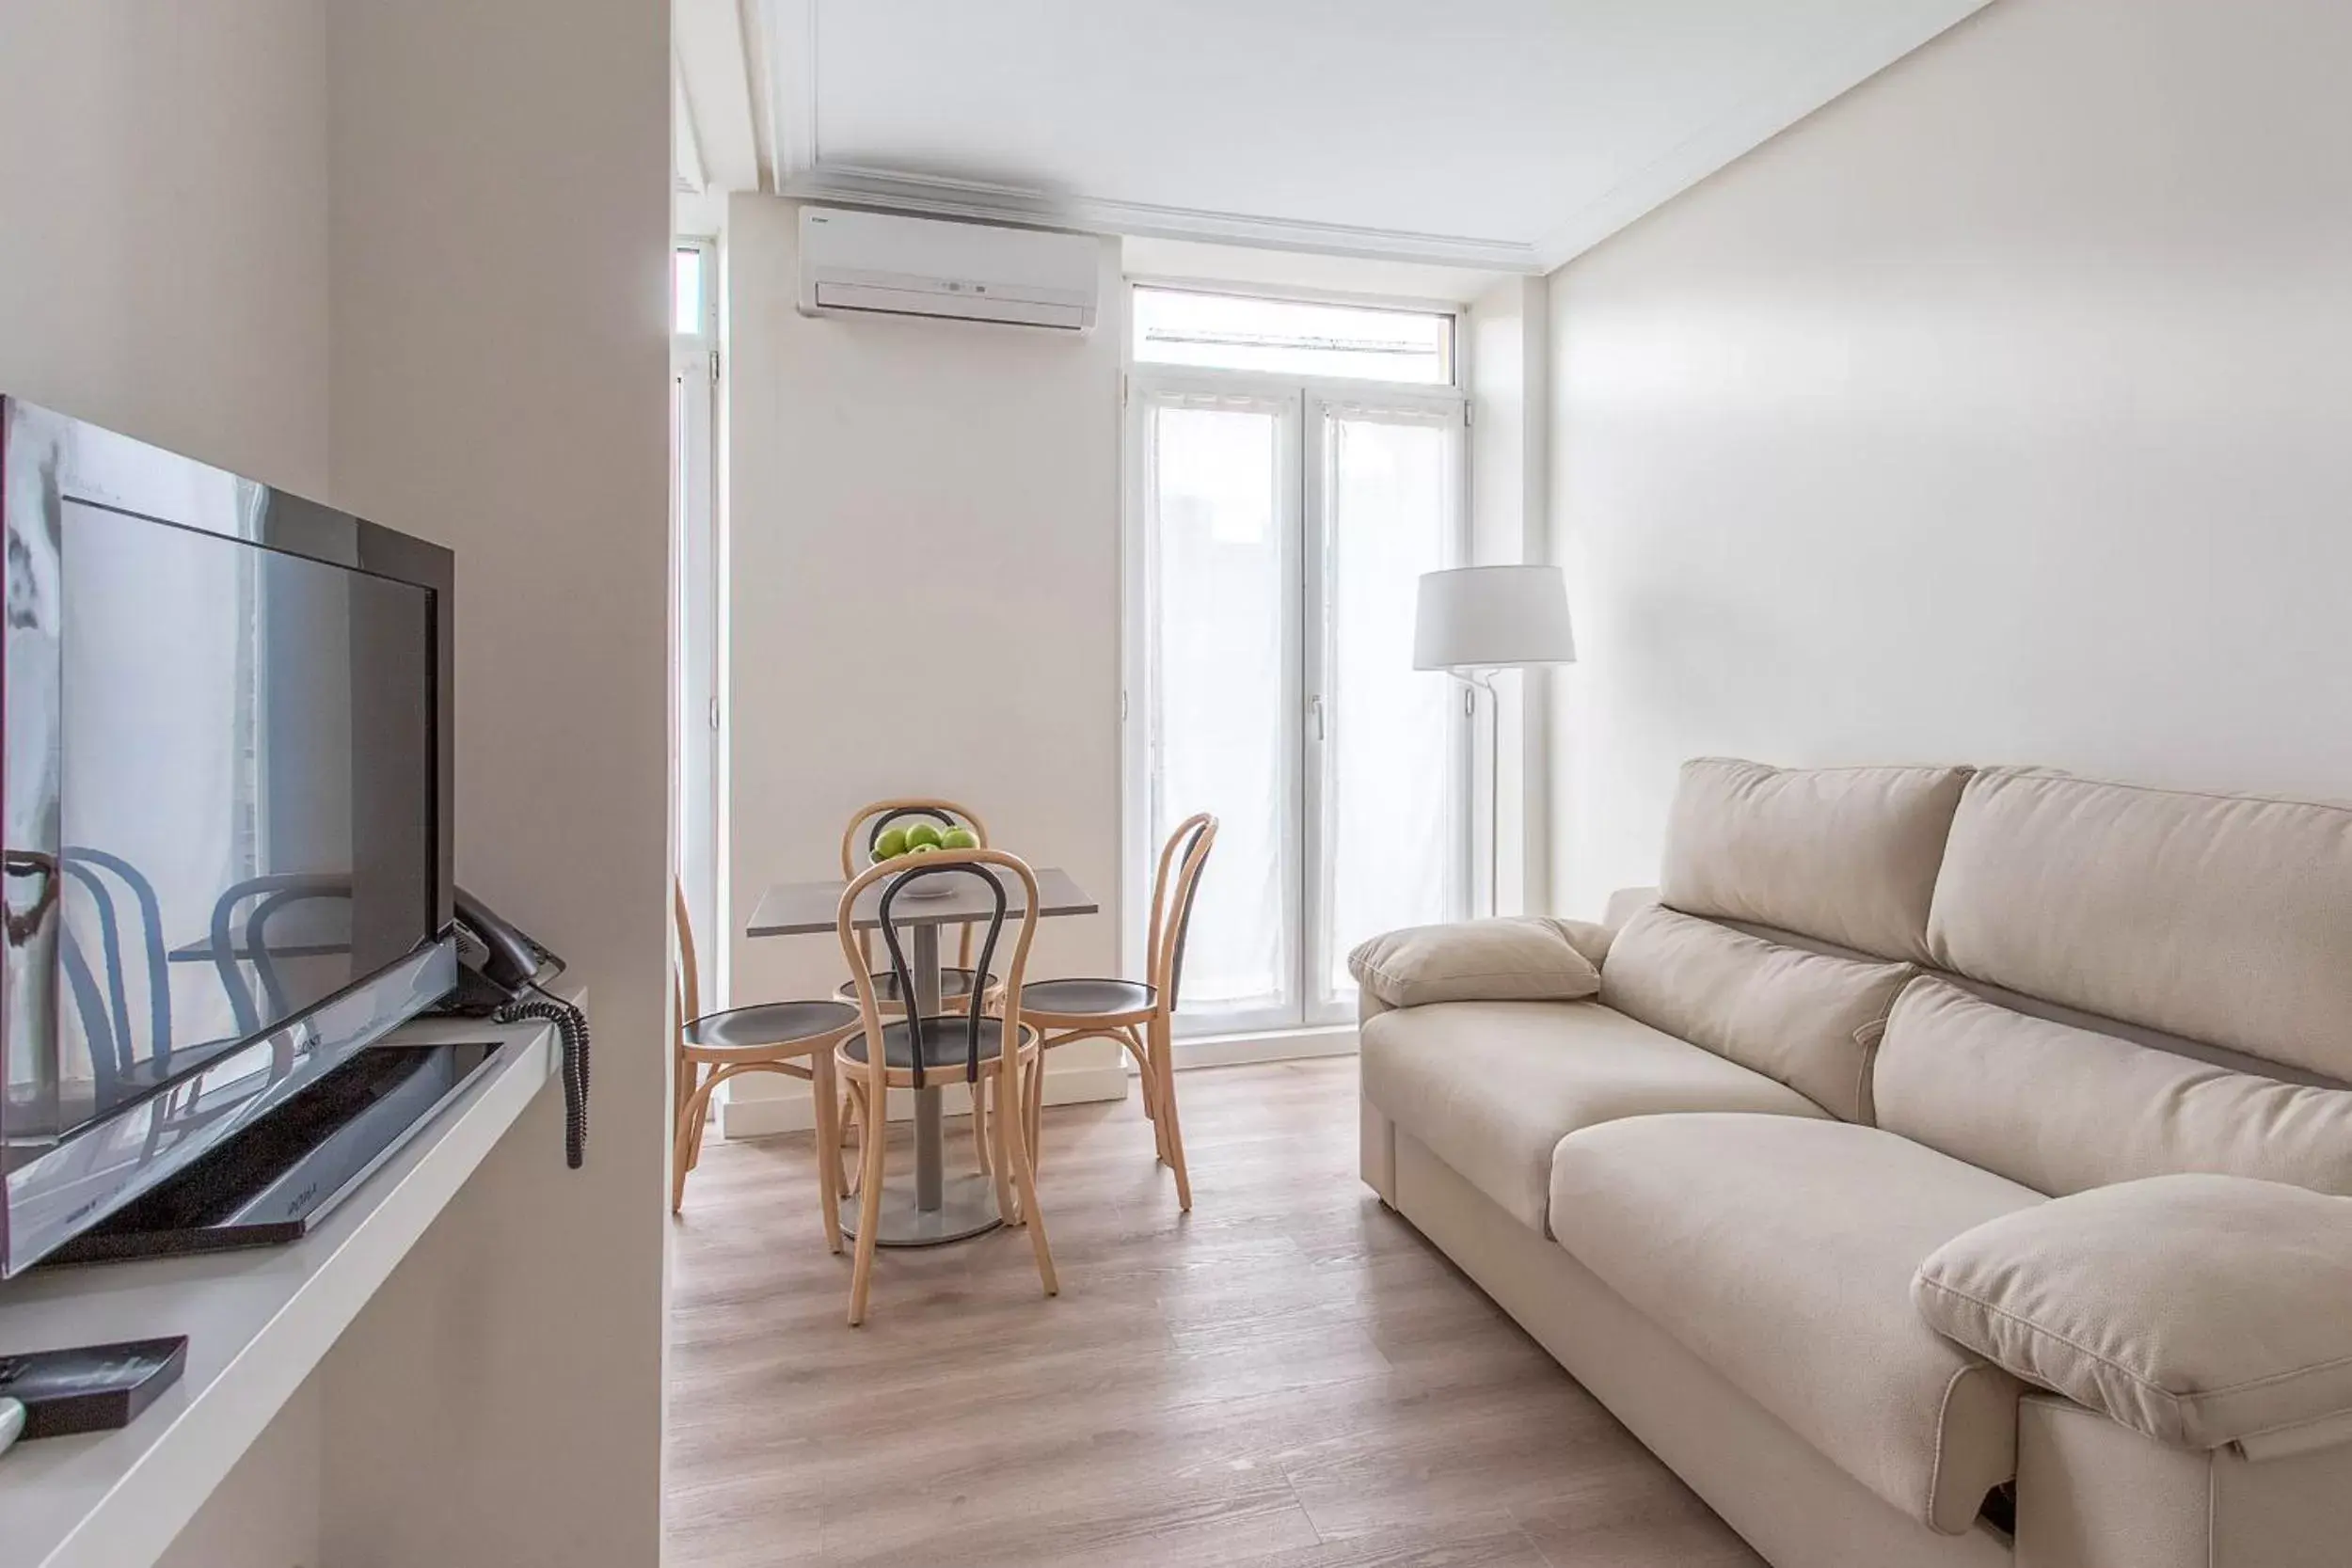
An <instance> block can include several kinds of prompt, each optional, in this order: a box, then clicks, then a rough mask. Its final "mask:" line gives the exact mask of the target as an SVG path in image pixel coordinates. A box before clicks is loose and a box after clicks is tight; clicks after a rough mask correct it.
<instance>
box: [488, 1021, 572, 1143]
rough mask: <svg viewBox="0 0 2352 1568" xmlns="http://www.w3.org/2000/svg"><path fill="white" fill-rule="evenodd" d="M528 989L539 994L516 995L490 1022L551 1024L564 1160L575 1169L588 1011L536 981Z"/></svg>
mask: <svg viewBox="0 0 2352 1568" xmlns="http://www.w3.org/2000/svg"><path fill="white" fill-rule="evenodd" d="M531 989H532V990H535V991H538V992H539V994H538V995H537V996H535V997H531V996H517V997H516V998H515V1000H513V1001H512V1002H509V1003H507V1004H506V1005H505V1006H502V1007H501V1008H500V1009H499V1010H498V1012H497V1013H496V1014H495V1015H494V1016H493V1019H492V1022H497V1023H522V1022H527V1021H529V1020H531V1019H539V1020H542V1021H544V1022H548V1023H552V1024H554V1025H555V1032H556V1036H557V1037H558V1038H559V1039H561V1040H562V1041H563V1047H564V1164H567V1165H569V1166H570V1167H571V1168H572V1169H574V1170H578V1169H579V1168H580V1164H581V1162H582V1161H584V1160H585V1159H586V1158H587V1157H588V1015H587V1014H586V1013H584V1012H582V1011H580V1009H579V1008H578V1007H575V1006H572V1005H571V1004H570V1003H569V1002H566V1001H564V999H563V998H562V997H560V996H555V995H551V994H550V993H548V991H546V990H542V989H541V988H540V987H538V986H536V985H533V986H532V988H531Z"/></svg>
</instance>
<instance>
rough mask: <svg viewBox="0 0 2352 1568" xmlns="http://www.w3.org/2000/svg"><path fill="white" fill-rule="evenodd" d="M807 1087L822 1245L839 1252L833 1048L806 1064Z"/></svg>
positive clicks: (838, 1162) (837, 1102)
mask: <svg viewBox="0 0 2352 1568" xmlns="http://www.w3.org/2000/svg"><path fill="white" fill-rule="evenodd" d="M808 1068H809V1071H808V1089H809V1093H810V1094H811V1095H813V1096H814V1097H815V1098H816V1101H817V1201H818V1203H820V1204H822V1205H823V1206H824V1211H825V1247H826V1249H827V1250H828V1251H830V1252H832V1253H833V1254H834V1256H835V1257H839V1256H840V1253H841V1086H840V1085H839V1084H838V1083H837V1082H836V1081H835V1080H834V1068H833V1048H832V1047H831V1046H827V1047H826V1048H825V1049H824V1050H822V1051H820V1052H818V1053H817V1055H816V1056H815V1057H814V1058H813V1059H812V1060H811V1061H810V1062H809V1064H808Z"/></svg>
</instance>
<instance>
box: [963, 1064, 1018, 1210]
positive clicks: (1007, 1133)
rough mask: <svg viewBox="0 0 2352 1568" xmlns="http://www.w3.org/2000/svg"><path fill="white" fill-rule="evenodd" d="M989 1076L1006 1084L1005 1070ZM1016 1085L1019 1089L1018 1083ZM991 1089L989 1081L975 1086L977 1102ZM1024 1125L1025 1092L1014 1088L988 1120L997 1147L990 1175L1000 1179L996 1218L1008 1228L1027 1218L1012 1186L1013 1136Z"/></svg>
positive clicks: (992, 1139)
mask: <svg viewBox="0 0 2352 1568" xmlns="http://www.w3.org/2000/svg"><path fill="white" fill-rule="evenodd" d="M988 1076H989V1078H993V1079H994V1080H995V1081H996V1082H997V1083H999V1084H1003V1083H1004V1069H1002V1068H1001V1067H999V1068H997V1069H994V1070H993V1071H991V1072H990V1073H989V1075H988ZM1015 1084H1016V1085H1017V1084H1018V1080H1017V1079H1016V1080H1015ZM988 1089H989V1085H988V1082H987V1080H986V1079H983V1080H982V1081H981V1082H979V1083H977V1084H975V1085H972V1099H973V1101H974V1102H975V1103H977V1102H978V1101H980V1100H981V1098H982V1097H983V1096H985V1095H986V1094H987V1093H988ZM1020 1125H1021V1091H1020V1089H1019V1088H1018V1087H1017V1086H1014V1087H1012V1088H1011V1090H1010V1092H1009V1093H1004V1094H999V1095H998V1096H997V1100H996V1114H995V1115H994V1116H993V1117H989V1118H988V1135H989V1142H990V1143H991V1144H992V1145H993V1150H992V1153H993V1156H994V1158H993V1162H992V1164H991V1166H990V1174H992V1175H993V1176H994V1177H995V1179H996V1182H995V1185H996V1217H997V1218H998V1219H1000V1220H1003V1221H1004V1222H1005V1223H1006V1224H1007V1225H1019V1224H1021V1223H1023V1221H1024V1220H1025V1219H1026V1218H1027V1216H1026V1215H1025V1214H1024V1213H1023V1212H1021V1210H1020V1209H1019V1208H1018V1207H1017V1206H1016V1203H1015V1198H1014V1193H1013V1186H1012V1153H1011V1145H1010V1143H1009V1139H1010V1138H1011V1137H1012V1136H1013V1130H1014V1129H1016V1128H1018V1127H1019V1126H1020Z"/></svg>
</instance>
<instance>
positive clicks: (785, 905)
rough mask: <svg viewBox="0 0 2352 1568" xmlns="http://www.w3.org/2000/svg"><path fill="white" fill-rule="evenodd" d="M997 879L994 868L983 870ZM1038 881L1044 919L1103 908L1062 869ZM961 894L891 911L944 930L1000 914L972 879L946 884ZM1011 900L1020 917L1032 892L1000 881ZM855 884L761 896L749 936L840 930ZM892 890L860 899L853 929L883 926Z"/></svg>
mask: <svg viewBox="0 0 2352 1568" xmlns="http://www.w3.org/2000/svg"><path fill="white" fill-rule="evenodd" d="M980 869H981V870H983V871H986V872H987V873H988V874H989V875H990V876H992V877H993V876H996V875H997V873H996V871H995V870H994V869H993V868H992V867H987V866H983V867H981V868H980ZM1032 869H1034V871H1035V872H1036V875H1037V894H1038V906H1039V907H1038V911H1037V912H1038V917H1039V918H1040V919H1044V918H1046V917H1048V916H1051V915H1057V914H1093V913H1094V912H1095V911H1097V910H1099V909H1100V908H1101V906H1100V905H1098V904H1096V903H1095V901H1094V900H1093V899H1092V898H1089V897H1088V896H1087V895H1086V892H1085V891H1084V890H1083V889H1081V888H1080V887H1079V886H1078V884H1077V883H1075V882H1073V881H1072V880H1071V879H1070V873H1068V872H1067V871H1064V870H1062V869H1060V868H1059V867H1058V866H1051V865H1041V866H1037V867H1033V868H1032ZM942 880H946V881H947V882H949V883H950V884H951V885H952V886H953V887H954V888H955V891H954V892H952V893H948V894H945V895H941V896H938V897H934V898H917V897H915V896H914V895H912V894H908V895H902V896H901V897H900V898H899V899H898V902H897V903H895V904H893V905H892V906H891V907H890V913H891V917H892V918H893V919H894V920H896V921H897V922H898V924H899V925H900V926H944V925H947V924H950V923H952V922H958V921H965V920H986V919H987V918H988V917H989V916H990V915H991V914H993V913H994V912H995V909H996V900H995V899H993V898H992V897H990V896H989V895H988V891H987V890H986V889H985V888H983V887H981V886H980V884H979V883H977V881H974V880H973V879H971V878H969V877H954V878H946V879H942ZM1001 880H1002V881H1003V883H1004V888H1005V892H1006V894H1007V895H1009V896H1008V898H1007V900H1006V905H1005V912H1006V913H1007V914H1008V915H1012V914H1018V913H1019V912H1020V911H1021V906H1022V904H1023V903H1024V902H1025V899H1026V894H1027V890H1026V889H1025V888H1024V887H1022V885H1021V884H1020V882H1019V881H1018V880H1017V879H1012V878H1003V879H1001ZM849 885H850V884H849V883H847V882H844V881H841V880H839V879H834V880H833V881H825V882H778V883H776V884H775V885H773V886H771V888H769V889H768V891H767V892H765V893H763V894H761V895H759V904H758V907H757V908H755V909H754V910H753V911H752V922H751V924H750V925H749V926H747V927H744V931H743V934H744V935H745V936H752V937H798V936H814V935H817V934H818V933H820V932H825V931H830V930H832V929H834V919H835V917H836V914H837V913H838V911H839V910H840V908H841V890H842V889H843V888H845V887H847V886H849ZM888 885H889V884H888V883H887V882H876V883H875V884H874V885H873V886H871V887H869V888H867V889H866V891H865V892H864V893H862V894H860V895H858V901H857V903H858V907H857V911H856V912H855V913H854V914H853V915H852V916H851V917H850V923H851V924H852V925H853V926H856V927H860V928H861V929H866V930H871V929H872V928H873V927H876V926H878V925H880V924H881V923H882V913H881V911H882V889H883V888H884V887H886V886H888Z"/></svg>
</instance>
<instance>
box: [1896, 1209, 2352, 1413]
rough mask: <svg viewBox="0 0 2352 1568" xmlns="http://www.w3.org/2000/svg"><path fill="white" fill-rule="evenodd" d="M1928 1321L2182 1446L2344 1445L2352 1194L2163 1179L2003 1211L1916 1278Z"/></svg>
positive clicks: (2351, 1326)
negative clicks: (2328, 1194) (2330, 1194)
mask: <svg viewBox="0 0 2352 1568" xmlns="http://www.w3.org/2000/svg"><path fill="white" fill-rule="evenodd" d="M1911 1293H1912V1300H1913V1301H1914V1303H1915V1304H1916V1305H1917V1307H1918V1308H1919V1311H1920V1314H1921V1315H1922V1316H1923V1317H1924V1318H1925V1319H1926V1320H1927V1322H1928V1323H1929V1325H1930V1326H1931V1327H1932V1328H1934V1329H1935V1331H1936V1332H1937V1333H1939V1334H1941V1335H1943V1336H1944V1337H1945V1338H1947V1339H1950V1340H1952V1341H1953V1342H1954V1343H1956V1344H1958V1345H1960V1346H1962V1347H1963V1349H1966V1350H1970V1351H1974V1352H1975V1353H1976V1354H1979V1355H1981V1356H1983V1357H1984V1358H1985V1359H1986V1360H1988V1361H1991V1362H1992V1363H1994V1365H1995V1366H1998V1367H2001V1368H2004V1369H2006V1370H2009V1371H2010V1372H2012V1373H2014V1374H2015V1375H2016V1376H2018V1377H2020V1378H2022V1379H2024V1380H2025V1381H2026V1382H2028V1383H2033V1384H2039V1385H2040V1386H2042V1387H2044V1388H2049V1389H2054V1390H2056V1391H2057V1392H2058V1393H2061V1394H2064V1395H2066V1396H2067V1397H2068V1398H2069V1399H2072V1400H2074V1401H2075V1402H2077V1403H2079V1404H2083V1405H2087V1406H2089V1407H2090V1408H2091V1409H2093V1410H2096V1411H2099V1412H2101V1413H2103V1414H2105V1415H2106V1416H2107V1417H2108V1418H2111V1419H2113V1420H2115V1421H2118V1422H2120V1423H2121V1424H2122V1425H2123V1426H2126V1427H2129V1428H2131V1429H2133V1430H2134V1431H2137V1432H2140V1433H2146V1434H2147V1435H2148V1436H2150V1437H2153V1438H2154V1439H2155V1440H2156V1441H2158V1442H2159V1443H2164V1444H2167V1445H2169V1446H2171V1447H2173V1448H2176V1449H2191V1450H2211V1449H2221V1448H2225V1447H2226V1448H2231V1449H2234V1450H2236V1451H2237V1452H2239V1453H2241V1454H2243V1455H2244V1456H2245V1457H2246V1458H2248V1459H2251V1460H2261V1459H2265V1458H2273V1457H2278V1456H2281V1455H2286V1454H2293V1453H2298V1452H2302V1451H2305V1450H2309V1449H2318V1448H2326V1447H2329V1446H2332V1445H2335V1444H2340V1443H2344V1442H2352V1313H2348V1312H2347V1311H2346V1310H2345V1304H2346V1303H2348V1302H2352V1198H2342V1197H2328V1196H2322V1195H2320V1194H2318V1193H2314V1192H2310V1191H2307V1190H2305V1189H2304V1188H2301V1187H2290V1186H2284V1185H2281V1184H2280V1183H2278V1182H2272V1181H2254V1180H2247V1179H2245V1178H2242V1177H2234V1176H2159V1177H2153V1178H2150V1179H2148V1180H2139V1181H2125V1182H2121V1183H2119V1184H2117V1185H2115V1186H2111V1187H2099V1188H2094V1189H2092V1190H2091V1191H2089V1192H2084V1193H2077V1194H2074V1196H2069V1197H2061V1198H2056V1199H2053V1200H2052V1201H2050V1202H2048V1203H2044V1204H2040V1205H2037V1206H2036V1207H2034V1208H2031V1209H2025V1210H2020V1211H2018V1212H2015V1213H2011V1214H2004V1215H2002V1216H2001V1217H2000V1218H1998V1219H1995V1220H1991V1221H1988V1222H1987V1223H1985V1224H1983V1225H1980V1226H1979V1227H1976V1228H1975V1229H1973V1230H1970V1231H1966V1232H1964V1233H1963V1234H1962V1235H1960V1236H1959V1237H1956V1238H1955V1239H1953V1240H1952V1241H1950V1242H1947V1243H1945V1244H1944V1245H1943V1246H1942V1247H1939V1248H1938V1249H1937V1250H1936V1251H1935V1252H1934V1253H1933V1254H1932V1255H1931V1256H1930V1257H1929V1259H1928V1260H1927V1261H1926V1262H1925V1263H1923V1264H1921V1265H1920V1267H1919V1272H1918V1275H1916V1277H1915V1278H1914V1279H1913V1281H1912V1292H1911Z"/></svg>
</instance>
